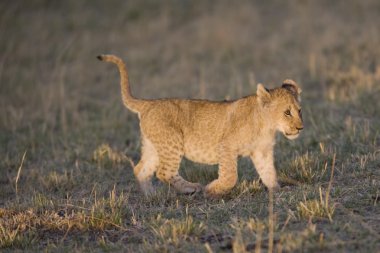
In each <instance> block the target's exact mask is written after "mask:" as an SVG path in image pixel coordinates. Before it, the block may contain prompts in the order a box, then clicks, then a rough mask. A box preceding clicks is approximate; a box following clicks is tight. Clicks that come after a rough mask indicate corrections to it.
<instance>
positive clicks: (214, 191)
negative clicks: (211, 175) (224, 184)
mask: <svg viewBox="0 0 380 253" xmlns="http://www.w3.org/2000/svg"><path fill="white" fill-rule="evenodd" d="M227 192H228V191H226V190H223V189H221V187H218V185H216V184H213V183H210V184H208V185H207V186H206V188H205V194H204V195H205V197H206V198H210V199H219V198H221V197H222V196H223V195H225V194H226V193H227Z"/></svg>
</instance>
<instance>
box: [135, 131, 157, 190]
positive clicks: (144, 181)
mask: <svg viewBox="0 0 380 253" xmlns="http://www.w3.org/2000/svg"><path fill="white" fill-rule="evenodd" d="M158 164H159V159H158V153H157V150H156V149H155V147H154V146H153V144H152V142H151V141H150V140H149V139H147V138H144V137H143V138H142V148H141V160H140V161H139V163H138V164H137V165H136V166H135V168H134V169H133V172H134V174H135V176H136V178H137V180H138V182H139V185H140V188H141V190H142V191H143V192H144V194H145V195H151V194H152V193H154V187H153V184H152V177H153V175H154V172H156V170H157V168H158Z"/></svg>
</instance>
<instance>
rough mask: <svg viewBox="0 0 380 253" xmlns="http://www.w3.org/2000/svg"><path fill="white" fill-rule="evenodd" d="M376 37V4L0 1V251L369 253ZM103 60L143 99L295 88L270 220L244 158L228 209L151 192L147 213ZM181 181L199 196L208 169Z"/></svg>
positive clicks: (379, 77)
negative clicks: (292, 127) (288, 84)
mask: <svg viewBox="0 0 380 253" xmlns="http://www.w3.org/2000/svg"><path fill="white" fill-rule="evenodd" d="M379 24H380V3H379V2H378V1H376V0H373V1H288V2H286V1H255V2H252V1H235V2H232V1H189V0H187V1H186V0H181V1H153V0H152V1H100V0H99V1H75V0H68V1H44V0H40V1H8V0H4V1H1V2H0V34H1V40H0V49H1V50H0V154H1V159H0V173H1V174H0V248H1V251H13V250H18V251H22V250H27V251H41V250H46V251H58V252H61V251H63V252H82V251H86V252H91V251H92V252H102V251H121V252H146V251H148V252H157V251H158V252H168V251H176V252H188V251H189V252H229V251H234V252H244V251H255V252H259V251H260V249H261V251H263V252H265V251H267V250H271V247H272V242H273V251H275V252H378V251H379V250H380V208H379V203H378V202H379V193H380V191H379V188H380V172H379V167H380V136H379V130H380V117H379V115H380V60H379V59H380V46H379V45H380V30H379ZM101 53H114V54H117V55H119V56H121V57H122V58H123V59H125V60H126V61H127V65H128V67H129V71H130V80H131V83H132V90H133V93H134V94H135V95H136V96H137V97H140V98H162V97H183V98H206V99H212V100H223V99H225V98H228V99H235V98H238V97H241V96H244V95H248V94H252V93H254V92H255V88H256V84H257V83H258V82H262V83H264V84H265V85H266V86H267V87H269V88H273V87H276V86H278V85H280V83H281V81H282V80H284V79H286V78H292V79H294V80H296V81H297V82H299V83H300V84H301V86H302V89H303V93H302V96H303V100H302V106H303V114H304V120H305V129H304V132H303V133H302V135H301V137H300V138H299V139H297V140H296V141H294V142H291V141H288V140H285V138H284V137H282V136H280V135H279V136H278V139H277V146H276V165H277V168H278V173H279V177H280V180H281V184H282V185H283V187H282V189H281V190H280V191H279V192H276V193H275V194H274V199H273V216H271V215H269V214H270V211H271V208H268V206H269V207H270V205H269V194H268V191H267V190H266V189H265V187H264V186H263V185H262V184H261V182H260V181H259V180H258V176H257V174H256V172H255V170H254V169H253V165H252V164H251V162H250V161H249V160H248V159H245V158H243V159H240V161H239V182H238V185H237V186H236V187H235V188H234V190H233V191H232V192H231V193H230V194H229V195H227V196H225V197H224V199H220V200H209V199H205V198H204V197H203V196H202V195H195V196H184V195H177V194H176V193H175V192H173V190H172V189H170V188H169V187H168V186H166V185H163V184H161V183H159V182H157V181H156V182H155V184H156V185H157V188H158V191H157V194H156V195H155V196H153V197H150V198H145V197H144V196H143V195H142V193H141V192H140V191H139V189H138V185H137V183H136V181H135V179H134V177H133V173H132V168H131V164H130V162H129V159H131V160H133V161H134V162H137V161H138V159H139V156H140V153H139V147H140V140H139V128H138V119H137V117H136V115H134V114H133V113H131V112H129V111H128V110H127V109H126V108H124V107H123V105H122V102H121V98H120V90H119V89H120V88H119V76H118V73H117V70H116V68H115V66H113V65H111V64H106V63H102V62H99V61H97V60H96V58H95V57H96V56H97V55H98V54H101ZM334 156H335V157H336V158H335V159H334ZM332 172H333V174H332ZM181 173H182V174H183V175H184V177H185V178H187V179H189V180H190V181H199V182H201V183H203V184H206V183H207V182H209V181H211V180H212V179H213V178H215V177H216V176H217V168H216V167H212V166H204V165H200V164H194V163H191V162H189V161H184V162H183V163H182V165H181ZM270 217H271V218H270ZM271 224H272V225H273V230H271V229H270V228H271ZM270 231H273V240H272V239H271V237H272V234H271V232H270Z"/></svg>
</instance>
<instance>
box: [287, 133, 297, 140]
mask: <svg viewBox="0 0 380 253" xmlns="http://www.w3.org/2000/svg"><path fill="white" fill-rule="evenodd" d="M283 134H284V135H285V137H286V138H287V139H289V140H294V139H297V137H298V136H299V135H300V133H299V132H298V133H295V134H289V133H286V132H284V133H283Z"/></svg>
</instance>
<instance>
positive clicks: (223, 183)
mask: <svg viewBox="0 0 380 253" xmlns="http://www.w3.org/2000/svg"><path fill="white" fill-rule="evenodd" d="M219 152H220V154H219V170H218V179H215V180H214V181H212V182H211V183H209V184H208V185H207V186H206V196H208V197H211V198H218V197H220V196H222V195H224V194H226V193H228V192H229V191H230V190H231V189H232V188H233V187H234V186H235V184H236V183H237V180H238V173H237V162H236V160H237V156H236V155H235V154H234V153H233V152H231V151H230V150H229V149H228V148H227V147H225V146H224V145H223V146H221V148H220V150H219Z"/></svg>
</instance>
